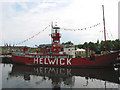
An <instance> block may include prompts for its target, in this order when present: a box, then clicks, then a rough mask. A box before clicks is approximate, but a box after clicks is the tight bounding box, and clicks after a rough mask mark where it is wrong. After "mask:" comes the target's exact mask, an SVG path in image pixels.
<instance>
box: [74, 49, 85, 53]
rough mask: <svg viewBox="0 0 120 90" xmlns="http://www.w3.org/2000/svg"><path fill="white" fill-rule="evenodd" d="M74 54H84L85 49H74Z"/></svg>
mask: <svg viewBox="0 0 120 90" xmlns="http://www.w3.org/2000/svg"><path fill="white" fill-rule="evenodd" d="M75 53H76V54H85V49H77V50H76V51H75Z"/></svg>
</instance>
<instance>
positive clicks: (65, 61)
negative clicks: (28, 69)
mask: <svg viewBox="0 0 120 90" xmlns="http://www.w3.org/2000/svg"><path fill="white" fill-rule="evenodd" d="M71 59H72V58H34V64H44V65H71Z"/></svg>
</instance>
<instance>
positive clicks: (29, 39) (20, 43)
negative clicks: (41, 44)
mask: <svg viewBox="0 0 120 90" xmlns="http://www.w3.org/2000/svg"><path fill="white" fill-rule="evenodd" d="M49 26H50V25H48V26H47V27H45V28H44V29H43V30H42V31H44V30H45V29H47V28H48V27H49ZM42 31H40V32H38V33H37V34H35V35H33V36H31V37H29V38H28V39H25V40H24V41H21V42H19V43H16V44H15V45H19V44H22V43H25V42H27V41H28V40H30V39H32V38H34V37H35V36H38V35H39V34H40V33H41V32H42Z"/></svg>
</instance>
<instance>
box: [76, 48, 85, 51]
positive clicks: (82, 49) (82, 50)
mask: <svg viewBox="0 0 120 90" xmlns="http://www.w3.org/2000/svg"><path fill="white" fill-rule="evenodd" d="M76 51H85V49H82V48H81V49H77V50H76Z"/></svg>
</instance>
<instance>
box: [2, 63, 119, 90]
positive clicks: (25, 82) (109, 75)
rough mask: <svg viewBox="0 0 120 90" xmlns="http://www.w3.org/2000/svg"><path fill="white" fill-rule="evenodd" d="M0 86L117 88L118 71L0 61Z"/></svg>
mask: <svg viewBox="0 0 120 90" xmlns="http://www.w3.org/2000/svg"><path fill="white" fill-rule="evenodd" d="M0 67H2V88H52V89H53V88H119V87H120V81H119V77H120V73H119V72H118V71H115V70H114V69H113V68H110V69H78V68H73V69H71V68H57V67H31V66H25V65H17V64H10V63H0Z"/></svg>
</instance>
